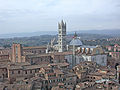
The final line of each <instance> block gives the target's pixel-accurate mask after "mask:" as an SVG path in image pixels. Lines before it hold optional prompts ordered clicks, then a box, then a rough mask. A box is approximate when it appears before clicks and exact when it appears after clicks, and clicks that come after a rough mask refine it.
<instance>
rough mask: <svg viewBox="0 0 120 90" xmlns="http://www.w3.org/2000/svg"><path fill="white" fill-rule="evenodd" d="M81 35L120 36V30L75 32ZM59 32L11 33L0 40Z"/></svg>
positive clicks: (68, 32) (71, 32) (69, 32)
mask: <svg viewBox="0 0 120 90" xmlns="http://www.w3.org/2000/svg"><path fill="white" fill-rule="evenodd" d="M75 31H76V32H77V33H80V34H102V35H111V36H117V37H119V36H120V30H75ZM75 31H67V34H73V33H74V32H75ZM57 33H58V32H57V31H38V32H29V33H11V34H0V38H13V37H32V36H40V35H57Z"/></svg>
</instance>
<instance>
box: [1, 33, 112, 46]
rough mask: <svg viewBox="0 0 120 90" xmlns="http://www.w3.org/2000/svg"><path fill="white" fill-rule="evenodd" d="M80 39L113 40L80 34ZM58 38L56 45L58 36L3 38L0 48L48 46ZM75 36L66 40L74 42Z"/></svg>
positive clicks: (97, 35) (95, 35)
mask: <svg viewBox="0 0 120 90" xmlns="http://www.w3.org/2000/svg"><path fill="white" fill-rule="evenodd" d="M78 37H81V40H83V41H84V40H95V39H96V40H97V39H106V38H111V36H109V35H102V34H81V33H80V34H79V33H78ZM53 38H56V40H55V43H57V35H39V36H32V37H14V38H4V39H3V38H1V39H0V46H5V47H6V46H11V45H12V43H20V44H23V45H24V46H40V45H47V44H48V43H50V41H51V40H52V39H53ZM72 38H73V34H68V35H67V37H66V39H67V42H68V44H69V42H70V41H71V40H72Z"/></svg>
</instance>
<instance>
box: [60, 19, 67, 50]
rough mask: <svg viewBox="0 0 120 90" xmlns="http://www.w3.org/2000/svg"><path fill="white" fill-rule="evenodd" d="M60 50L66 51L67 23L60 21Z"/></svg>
mask: <svg viewBox="0 0 120 90" xmlns="http://www.w3.org/2000/svg"><path fill="white" fill-rule="evenodd" d="M58 51H59V52H64V51H66V23H64V22H63V20H62V21H61V23H58Z"/></svg>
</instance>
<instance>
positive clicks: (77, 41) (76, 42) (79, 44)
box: [70, 33, 83, 46]
mask: <svg viewBox="0 0 120 90" xmlns="http://www.w3.org/2000/svg"><path fill="white" fill-rule="evenodd" d="M70 45H75V46H82V45H83V44H82V42H81V40H80V38H78V37H77V34H76V33H75V35H74V37H73V39H72V41H71V42H70Z"/></svg>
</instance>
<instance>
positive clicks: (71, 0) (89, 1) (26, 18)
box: [0, 0, 120, 34]
mask: <svg viewBox="0 0 120 90" xmlns="http://www.w3.org/2000/svg"><path fill="white" fill-rule="evenodd" d="M62 19H64V21H66V22H67V30H68V31H75V30H95V29H96V30H100V29H120V0H0V34H6V33H21V32H36V31H56V30H57V23H58V21H61V20H62Z"/></svg>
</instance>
